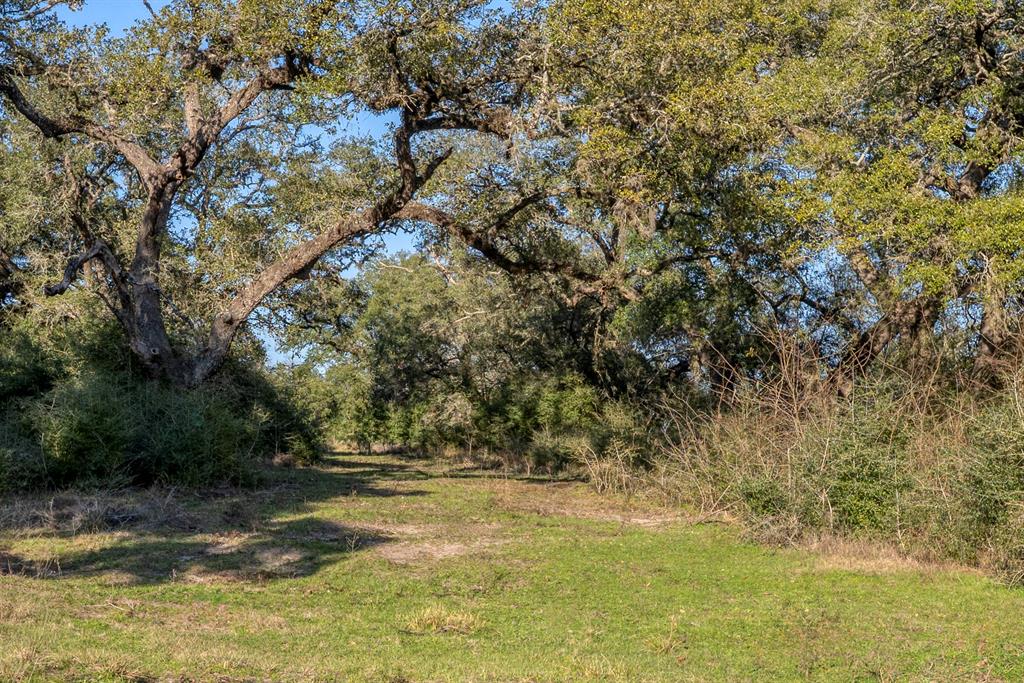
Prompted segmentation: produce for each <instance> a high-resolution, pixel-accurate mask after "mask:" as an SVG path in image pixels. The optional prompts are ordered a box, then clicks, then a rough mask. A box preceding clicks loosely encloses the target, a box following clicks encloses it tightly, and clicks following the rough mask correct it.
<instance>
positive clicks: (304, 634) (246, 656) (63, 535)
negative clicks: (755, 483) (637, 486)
mask: <svg viewBox="0 0 1024 683" xmlns="http://www.w3.org/2000/svg"><path fill="white" fill-rule="evenodd" d="M89 500H90V499H88V498H83V497H74V496H64V497H58V498H57V499H56V500H55V501H53V505H50V504H49V501H48V500H46V499H42V498H39V499H26V498H21V499H18V500H10V501H6V502H5V503H4V504H3V505H4V508H3V509H4V510H5V511H6V514H5V515H0V520H6V521H4V524H5V526H6V528H5V529H4V530H3V531H2V532H0V565H5V566H4V568H3V570H2V571H3V572H4V573H5V575H3V576H0V644H2V647H0V679H4V680H8V679H13V680H50V679H56V680H67V679H70V680H79V679H81V680H148V679H158V680H160V679H166V678H170V679H175V680H176V679H178V678H185V679H196V680H218V679H221V680H236V679H240V680H246V679H256V680H274V681H278V680H280V681H307V680H340V681H350V680H354V681H364V680H365V681H395V682H397V681H591V680H592V681H688V680H693V681H707V680H722V681H737V680H766V679H768V680H821V681H837V680H839V681H842V680H866V681H869V680H941V681H947V680H986V681H987V680H1007V681H1015V680H1024V593H1022V592H1020V591H1015V590H1010V589H1007V588H1004V587H1001V586H999V585H998V584H995V583H993V582H992V581H990V580H987V579H985V578H983V577H981V576H978V575H976V574H973V573H968V572H958V571H953V570H944V569H936V568H921V567H915V566H914V565H911V564H904V563H900V562H891V561H890V562H874V563H872V562H860V561H857V560H856V558H852V557H835V556H822V555H817V554H813V553H810V552H804V551H795V550H794V551H790V550H786V551H778V550H772V549H768V548H764V547H759V546H756V545H753V544H750V543H746V542H744V541H742V540H741V538H740V536H739V533H738V532H737V530H735V529H733V528H731V527H729V526H724V525H694V524H690V523H687V522H686V521H685V520H684V519H682V518H676V519H673V517H672V515H671V514H670V513H667V512H666V511H664V510H657V509H652V508H649V507H644V506H642V505H638V504H635V503H634V504H627V503H626V502H625V501H621V500H616V499H612V498H602V497H598V496H596V495H595V494H593V493H591V492H590V491H589V489H587V488H586V487H585V486H584V485H582V484H579V483H576V482H565V481H563V482H544V481H540V480H516V479H504V478H500V477H492V476H488V475H486V474H485V473H480V472H475V471H470V470H466V471H462V470H458V471H450V472H445V471H442V470H440V469H438V468H435V467H432V466H430V465H429V464H427V463H425V462H422V461H404V460H399V459H395V458H386V457H379V456H375V457H372V458H347V457H339V458H335V459H333V460H331V461H329V462H328V463H327V464H326V465H325V466H324V467H321V468H316V469H306V470H294V471H284V472H281V473H277V474H274V475H272V479H271V481H270V482H268V485H267V486H266V487H265V488H263V489H261V490H259V491H256V492H238V491H223V492H214V493H211V494H208V495H204V496H175V495H166V494H165V493H159V494H158V493H156V492H152V493H134V494H125V495H123V496H105V497H102V500H100V501H99V502H98V503H96V504H95V505H93V507H92V508H89V509H88V510H86V511H85V512H80V510H81V509H82V508H83V506H86V503H87V502H88V501H89ZM86 507H87V506H86ZM76 511H79V512H76ZM76 515H77V517H76ZM72 529H77V531H76V532H75V533H72V531H71V530H72ZM843 567H847V568H846V569H844V568H843ZM851 567H852V568H851Z"/></svg>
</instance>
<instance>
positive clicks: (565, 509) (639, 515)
mask: <svg viewBox="0 0 1024 683" xmlns="http://www.w3.org/2000/svg"><path fill="white" fill-rule="evenodd" d="M494 495H495V503H496V504H497V505H498V507H500V508H501V509H503V510H507V511H509V512H516V513H525V514H533V515H542V516H545V517H573V518H576V519H589V520H594V521H599V522H614V523H618V524H629V525H635V526H640V527H647V528H653V527H661V526H665V525H669V524H677V523H680V522H695V521H698V520H695V519H693V518H692V517H690V516H688V515H686V514H684V513H682V512H680V511H678V510H670V509H666V508H663V507H658V506H655V505H649V504H646V502H645V501H638V500H630V501H627V500H622V499H617V498H615V497H614V496H610V495H607V494H604V495H598V494H596V493H594V492H593V491H591V490H590V489H589V488H587V486H586V485H584V484H579V483H558V484H519V485H517V486H515V487H510V484H509V483H507V482H506V483H503V484H500V485H497V486H496V487H495V494H494Z"/></svg>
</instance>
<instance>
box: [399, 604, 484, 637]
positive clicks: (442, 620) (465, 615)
mask: <svg viewBox="0 0 1024 683" xmlns="http://www.w3.org/2000/svg"><path fill="white" fill-rule="evenodd" d="M480 626H481V623H480V620H479V619H478V618H477V617H476V616H475V615H473V614H471V613H469V612H460V611H458V610H451V609H448V608H446V607H444V606H442V605H432V606H430V607H427V608H426V609H424V610H422V611H420V612H418V613H417V614H416V615H414V616H413V617H412V618H411V619H409V623H408V629H409V630H410V631H411V632H413V633H419V634H428V633H461V634H469V633H472V632H473V631H476V630H477V629H478V628H480Z"/></svg>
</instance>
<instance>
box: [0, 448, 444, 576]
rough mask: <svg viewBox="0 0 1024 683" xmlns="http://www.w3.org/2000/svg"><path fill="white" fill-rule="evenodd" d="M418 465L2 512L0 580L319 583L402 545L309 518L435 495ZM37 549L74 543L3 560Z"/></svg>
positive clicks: (334, 459) (20, 506)
mask: <svg viewBox="0 0 1024 683" xmlns="http://www.w3.org/2000/svg"><path fill="white" fill-rule="evenodd" d="M416 464H417V462H416V460H415V459H412V458H408V459H396V458H394V457H388V458H379V457H375V456H369V457H366V456H353V457H349V456H348V455H346V454H342V453H333V454H330V455H329V456H328V457H327V458H325V460H324V461H323V463H322V464H321V465H320V466H318V467H312V468H303V469H293V470H282V469H277V470H273V471H269V472H268V473H267V477H266V481H265V483H264V485H263V486H262V487H260V488H258V489H253V490H245V489H216V490H211V491H204V492H191V493H180V492H175V491H173V490H168V489H148V490H135V491H124V492H103V493H93V494H85V493H61V494H50V495H47V496H19V497H14V498H8V499H4V500H0V575H5V574H6V575H10V574H17V575H23V576H29V577H35V578H39V579H62V578H73V577H81V576H96V575H106V576H107V577H108V578H109V579H110V580H111V581H114V582H119V583H126V584H149V583H160V582H166V581H174V580H190V581H205V580H240V581H264V580H273V579H287V578H296V577H303V576H310V575H312V574H315V573H316V572H318V571H319V570H320V569H322V568H323V567H325V566H327V565H330V564H332V563H334V562H337V561H338V560H340V559H341V558H343V557H344V556H346V555H349V554H351V553H357V552H360V551H363V550H366V549H368V548H371V547H374V546H377V545H380V544H383V543H388V542H390V541H391V540H393V539H391V538H390V537H388V536H387V535H384V534H381V533H378V532H374V531H369V530H367V529H360V528H357V527H349V526H345V525H342V524H338V523H335V522H332V521H329V520H324V519H321V518H317V517H313V516H312V515H311V514H310V515H308V516H302V515H303V514H304V513H311V512H312V511H313V509H314V506H315V505H316V504H317V503H319V502H323V501H327V500H331V499H335V498H342V497H394V498H408V497H419V496H427V495H430V494H429V492H427V491H424V490H422V489H419V488H417V487H416V484H415V482H416V481H418V480H425V479H429V478H433V477H436V476H443V475H437V474H433V473H430V472H427V471H425V470H423V469H420V468H418V467H416ZM281 517H287V518H290V519H287V520H286V521H280V520H279V518H281ZM296 517H297V518H296ZM36 537H40V538H49V539H65V540H66V542H65V543H55V544H52V545H54V546H55V547H59V548H64V550H62V551H61V552H59V553H57V554H55V555H53V556H52V557H47V558H40V557H38V556H33V557H27V556H19V555H17V554H15V553H13V552H7V551H5V550H4V546H3V541H4V540H7V541H9V540H11V539H14V538H22V539H24V538H36ZM83 537H84V538H83ZM93 539H95V542H93ZM104 542H106V544H104ZM8 545H9V543H8Z"/></svg>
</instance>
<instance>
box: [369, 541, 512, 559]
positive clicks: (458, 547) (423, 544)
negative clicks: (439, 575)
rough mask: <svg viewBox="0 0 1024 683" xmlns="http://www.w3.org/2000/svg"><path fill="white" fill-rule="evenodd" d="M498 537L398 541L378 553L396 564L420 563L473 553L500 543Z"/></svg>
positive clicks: (382, 547)
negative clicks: (467, 540)
mask: <svg viewBox="0 0 1024 683" xmlns="http://www.w3.org/2000/svg"><path fill="white" fill-rule="evenodd" d="M503 542H504V541H502V540H500V539H479V540H475V541H471V542H459V541H440V540H423V541H400V542H398V543H392V544H389V545H383V546H381V547H380V548H378V550H377V552H378V554H379V555H380V556H381V557H383V558H384V559H386V560H388V561H390V562H395V563H397V564H422V563H426V562H437V561H439V560H445V559H448V558H450V557H459V556H462V555H473V554H475V553H479V552H481V551H483V550H485V549H487V548H492V547H494V546H497V545H500V544H502V543H503Z"/></svg>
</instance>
